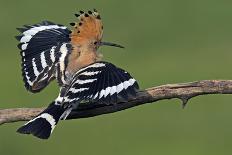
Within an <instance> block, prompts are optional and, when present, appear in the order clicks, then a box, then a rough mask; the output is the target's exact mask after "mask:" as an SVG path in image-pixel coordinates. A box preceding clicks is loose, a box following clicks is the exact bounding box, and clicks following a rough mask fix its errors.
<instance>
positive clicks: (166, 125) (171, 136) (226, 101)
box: [0, 0, 232, 155]
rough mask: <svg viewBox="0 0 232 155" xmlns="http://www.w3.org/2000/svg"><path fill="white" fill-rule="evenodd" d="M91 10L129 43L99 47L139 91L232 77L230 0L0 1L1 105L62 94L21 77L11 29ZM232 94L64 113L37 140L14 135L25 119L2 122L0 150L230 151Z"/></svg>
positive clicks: (124, 154) (107, 31)
mask: <svg viewBox="0 0 232 155" xmlns="http://www.w3.org/2000/svg"><path fill="white" fill-rule="evenodd" d="M92 8H96V9H98V10H99V12H100V13H101V16H102V19H103V22H104V40H106V41H114V42H117V43H120V44H122V45H124V46H126V49H125V50H121V49H116V48H110V47H102V48H101V49H100V50H101V51H102V53H103V54H104V60H106V61H110V62H112V63H114V64H116V65H118V66H120V67H122V68H124V69H126V70H128V71H129V72H130V73H131V74H132V75H133V76H134V77H135V78H136V79H137V80H138V81H139V83H140V86H141V88H142V89H144V88H147V87H152V86H157V85H161V84H167V83H178V82H188V81H195V80H204V79H232V72H231V66H232V61H231V58H232V44H231V42H232V29H231V27H232V20H231V17H232V1H226V0H221V1H218V0H192V1H189V0H187V1H186V0H175V1H173V0H143V1H130V0H127V1H126V0H118V1H105V0H103V1H90V0H85V1H80V0H75V1H74V0H66V1H53V0H46V1H45V0H40V1H35V0H20V1H6V0H0V19H1V24H0V28H1V29H0V34H1V35H0V41H1V44H0V52H1V57H0V70H1V80H0V86H1V89H0V92H1V101H0V103H1V105H0V108H13V107H41V106H46V105H47V104H49V102H51V101H52V100H53V99H54V98H55V97H56V95H57V93H58V88H57V85H56V83H55V82H53V84H52V85H50V86H49V87H48V88H47V89H46V90H44V91H43V92H41V93H39V94H35V95H33V94H30V93H28V92H27V91H26V90H25V89H24V87H23V82H22V77H21V71H20V70H21V68H20V56H19V50H18V49H17V48H16V45H17V41H16V40H15V38H14V36H15V35H17V34H18V32H17V31H16V29H15V28H16V27H20V26H21V25H23V24H33V23H37V22H40V21H42V20H51V21H54V22H56V23H60V24H64V25H69V24H68V23H70V22H73V21H74V20H76V18H75V17H74V15H73V14H74V13H75V12H77V11H78V10H79V9H83V10H88V9H92ZM231 101H232V95H209V96H201V97H197V98H194V99H192V100H190V102H189V105H188V106H187V108H186V109H184V110H183V109H181V106H180V101H179V100H166V101H159V102H157V103H155V104H149V105H144V106H140V107H136V108H133V109H129V110H126V111H122V112H118V113H114V114H109V115H103V116H99V117H94V118H88V119H80V120H73V121H62V122H61V123H60V124H59V125H58V127H57V128H56V130H55V131H54V133H53V135H52V137H51V138H50V139H49V140H47V141H41V140H39V139H36V138H34V137H32V136H25V135H20V134H17V133H16V132H15V131H16V129H17V128H18V127H19V126H21V125H22V122H19V123H11V124H6V125H2V126H1V127H0V154H1V155H12V154H17V155H25V154H33V155H37V154H38V155H40V154H56V155H58V154H63V155H64V154H81V155H91V154H94V155H96V154H99V155H106V154H112V155H114V154H115V155H116V154H121V155H129V154H132V155H140V154H159V155H166V154H167V155H170V154H172V155H182V154H183V155H186V154H187V155H196V154H197V155H205V154H210V155H218V154H230V153H232V147H231V145H232V132H231V131H232V123H231V118H232V112H231V111H232V104H231Z"/></svg>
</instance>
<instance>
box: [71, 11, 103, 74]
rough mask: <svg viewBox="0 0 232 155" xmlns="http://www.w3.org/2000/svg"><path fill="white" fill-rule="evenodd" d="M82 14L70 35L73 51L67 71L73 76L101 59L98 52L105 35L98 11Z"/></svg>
mask: <svg viewBox="0 0 232 155" xmlns="http://www.w3.org/2000/svg"><path fill="white" fill-rule="evenodd" d="M80 13H81V15H76V16H79V17H78V19H79V21H78V22H76V23H75V24H72V25H73V26H74V29H73V30H72V33H71V34H70V38H71V44H72V47H73V50H72V53H71V54H70V56H69V63H68V67H67V71H68V72H69V73H71V74H72V73H75V72H76V71H78V70H79V69H80V68H82V67H85V66H87V65H89V64H91V63H94V62H96V61H97V60H100V58H101V56H100V54H99V53H98V52H97V49H98V47H99V45H98V43H100V42H101V40H102V34H103V25H102V21H101V18H100V15H99V13H98V12H97V11H96V10H94V11H93V12H91V11H88V13H84V12H83V11H80Z"/></svg>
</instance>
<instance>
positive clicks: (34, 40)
mask: <svg viewBox="0 0 232 155" xmlns="http://www.w3.org/2000/svg"><path fill="white" fill-rule="evenodd" d="M18 30H19V31H20V32H21V33H22V34H21V35H19V36H16V39H17V40H18V41H20V43H19V44H18V47H19V49H20V50H21V57H22V75H23V80H24V83H25V87H26V89H27V90H29V91H31V92H34V93H35V92H39V91H41V90H42V89H43V88H45V87H46V86H47V85H48V83H49V82H50V81H51V80H53V79H54V78H57V79H58V82H59V84H62V83H64V82H65V74H64V73H65V69H66V66H67V58H68V55H69V54H70V52H71V44H70V38H69V34H70V33H71V31H70V30H68V29H67V27H65V26H62V25H57V24H54V23H52V22H49V21H43V22H42V23H39V24H35V25H31V26H30V25H25V26H24V27H23V28H18Z"/></svg>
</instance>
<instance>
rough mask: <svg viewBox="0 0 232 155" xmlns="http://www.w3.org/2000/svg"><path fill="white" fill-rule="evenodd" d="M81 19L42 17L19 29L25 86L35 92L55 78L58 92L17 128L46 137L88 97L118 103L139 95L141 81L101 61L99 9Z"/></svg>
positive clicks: (102, 102) (101, 29)
mask: <svg viewBox="0 0 232 155" xmlns="http://www.w3.org/2000/svg"><path fill="white" fill-rule="evenodd" d="M80 13H81V14H80V15H77V14H75V15H76V16H77V17H78V18H79V21H80V22H79V23H71V25H72V26H74V30H72V31H70V30H69V29H68V28H67V27H65V26H63V25H58V24H54V23H52V22H48V21H44V22H42V23H39V24H35V25H31V26H28V25H26V26H24V28H19V31H20V32H22V34H21V35H19V36H17V37H16V38H17V39H18V40H19V41H20V44H19V46H18V47H19V48H20V49H21V56H22V72H23V79H24V83H25V87H26V89H27V90H28V91H30V92H33V93H37V92H40V91H41V90H43V89H44V88H45V87H46V86H47V85H48V84H49V83H50V81H52V80H54V79H57V81H58V84H59V86H60V93H59V95H58V97H57V99H56V100H55V101H53V102H52V103H51V104H50V105H49V107H48V108H47V109H46V110H45V111H43V112H42V113H41V114H39V115H38V116H37V117H36V118H34V119H32V120H31V121H29V122H28V123H26V124H25V125H24V126H22V127H21V128H19V130H18V132H20V133H26V134H33V135H35V136H37V137H39V138H43V139H47V138H48V137H49V136H50V134H51V133H52V131H53V129H54V127H55V125H56V124H57V123H58V121H59V120H60V119H65V118H66V117H67V116H68V115H69V114H70V112H71V111H72V109H75V108H77V107H78V105H79V104H81V103H85V102H89V101H90V102H97V103H99V104H115V103H117V102H122V101H127V100H128V99H130V98H131V97H133V96H135V93H136V91H137V90H138V84H137V82H136V81H135V79H134V78H132V77H131V76H130V74H129V73H127V72H126V71H124V70H122V69H120V68H118V67H116V66H114V65H113V64H111V63H108V62H104V61H101V57H102V56H101V54H100V53H99V52H98V51H97V50H98V48H99V47H100V46H101V45H111V46H116V47H122V46H120V45H117V44H112V43H105V42H102V34H103V26H102V22H101V17H100V15H99V13H98V12H97V11H96V10H94V11H93V12H92V11H88V13H84V12H83V11H80Z"/></svg>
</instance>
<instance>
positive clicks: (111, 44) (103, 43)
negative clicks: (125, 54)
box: [100, 42, 125, 48]
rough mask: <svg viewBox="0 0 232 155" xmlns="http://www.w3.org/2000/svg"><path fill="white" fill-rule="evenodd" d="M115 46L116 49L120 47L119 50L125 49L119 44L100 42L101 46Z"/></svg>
mask: <svg viewBox="0 0 232 155" xmlns="http://www.w3.org/2000/svg"><path fill="white" fill-rule="evenodd" d="M103 45H105V46H114V47H119V48H125V47H123V46H121V45H119V44H115V43H110V42H100V46H103Z"/></svg>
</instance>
